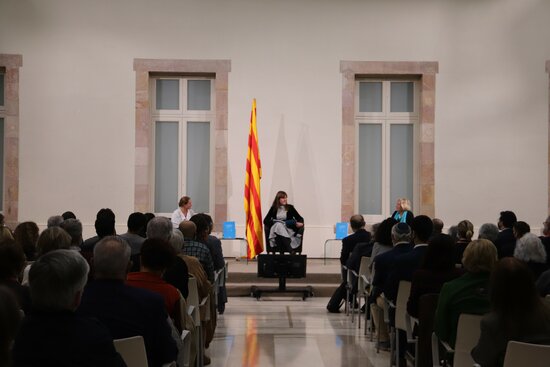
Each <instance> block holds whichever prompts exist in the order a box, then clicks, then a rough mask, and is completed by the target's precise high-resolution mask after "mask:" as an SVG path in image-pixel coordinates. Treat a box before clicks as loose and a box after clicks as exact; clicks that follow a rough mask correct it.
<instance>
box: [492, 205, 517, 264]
mask: <svg viewBox="0 0 550 367" xmlns="http://www.w3.org/2000/svg"><path fill="white" fill-rule="evenodd" d="M517 221H518V220H517V217H516V215H515V214H514V212H512V211H509V210H506V211H502V212H500V217H499V218H498V228H499V229H500V233H499V234H498V236H497V239H496V241H495V243H494V244H495V246H496V248H497V251H498V258H499V259H502V258H503V257H507V256H514V248H515V247H516V238H515V237H514V232H513V229H512V228H513V227H514V224H515V223H516V222H517Z"/></svg>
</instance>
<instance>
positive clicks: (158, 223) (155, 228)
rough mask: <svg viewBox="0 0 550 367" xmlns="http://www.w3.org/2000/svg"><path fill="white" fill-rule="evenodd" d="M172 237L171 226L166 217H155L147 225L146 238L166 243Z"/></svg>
mask: <svg viewBox="0 0 550 367" xmlns="http://www.w3.org/2000/svg"><path fill="white" fill-rule="evenodd" d="M171 236H172V224H171V223H170V220H169V219H168V218H166V217H155V218H153V219H151V220H150V221H149V223H147V238H155V239H159V240H163V241H166V242H169V241H170V237H171Z"/></svg>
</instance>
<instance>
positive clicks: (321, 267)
mask: <svg viewBox="0 0 550 367" xmlns="http://www.w3.org/2000/svg"><path fill="white" fill-rule="evenodd" d="M225 260H226V261H227V263H228V269H229V274H228V278H227V283H226V284H227V292H228V296H230V297H249V296H251V294H250V288H251V287H252V286H254V285H257V286H261V287H277V286H278V284H279V280H278V279H277V278H259V277H258V276H257V272H258V262H257V261H256V260H249V261H248V262H247V261H246V259H240V258H226V259H225ZM324 262H325V261H324V260H323V259H310V258H308V259H307V265H306V266H307V272H306V277H305V278H301V279H291V278H289V279H287V281H286V284H287V287H288V288H292V287H293V286H296V287H304V286H306V285H310V286H312V288H313V293H314V297H330V296H331V295H332V292H334V290H335V289H336V287H338V285H339V284H340V282H341V275H340V261H339V259H327V260H326V264H324ZM276 296H277V295H273V297H276ZM295 297H296V298H301V297H300V296H295Z"/></svg>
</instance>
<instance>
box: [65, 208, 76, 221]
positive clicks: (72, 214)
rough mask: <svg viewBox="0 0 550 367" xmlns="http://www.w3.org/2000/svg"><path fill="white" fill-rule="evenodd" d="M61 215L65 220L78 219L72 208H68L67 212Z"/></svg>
mask: <svg viewBox="0 0 550 367" xmlns="http://www.w3.org/2000/svg"><path fill="white" fill-rule="evenodd" d="M61 216H62V217H63V220H67V219H76V215H74V213H73V212H71V211H70V210H68V211H66V212H65V213H63V214H61Z"/></svg>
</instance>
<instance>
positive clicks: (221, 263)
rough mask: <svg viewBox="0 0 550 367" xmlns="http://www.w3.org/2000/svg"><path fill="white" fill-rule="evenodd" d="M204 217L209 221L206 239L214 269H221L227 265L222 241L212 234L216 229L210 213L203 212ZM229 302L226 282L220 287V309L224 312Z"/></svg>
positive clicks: (220, 311) (221, 312)
mask: <svg viewBox="0 0 550 367" xmlns="http://www.w3.org/2000/svg"><path fill="white" fill-rule="evenodd" d="M202 215H203V216H204V219H206V221H207V222H208V238H207V240H206V246H207V247H208V249H209V250H210V254H211V255H212V261H213V262H214V270H216V271H219V270H221V269H223V268H224V267H225V259H224V258H223V249H222V241H220V239H219V238H218V237H216V236H213V235H212V231H213V230H214V221H212V217H211V216H210V215H208V214H202ZM226 303H227V290H226V288H225V284H224V285H223V286H220V288H219V289H218V311H219V313H220V314H223V313H224V311H225V304H226Z"/></svg>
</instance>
